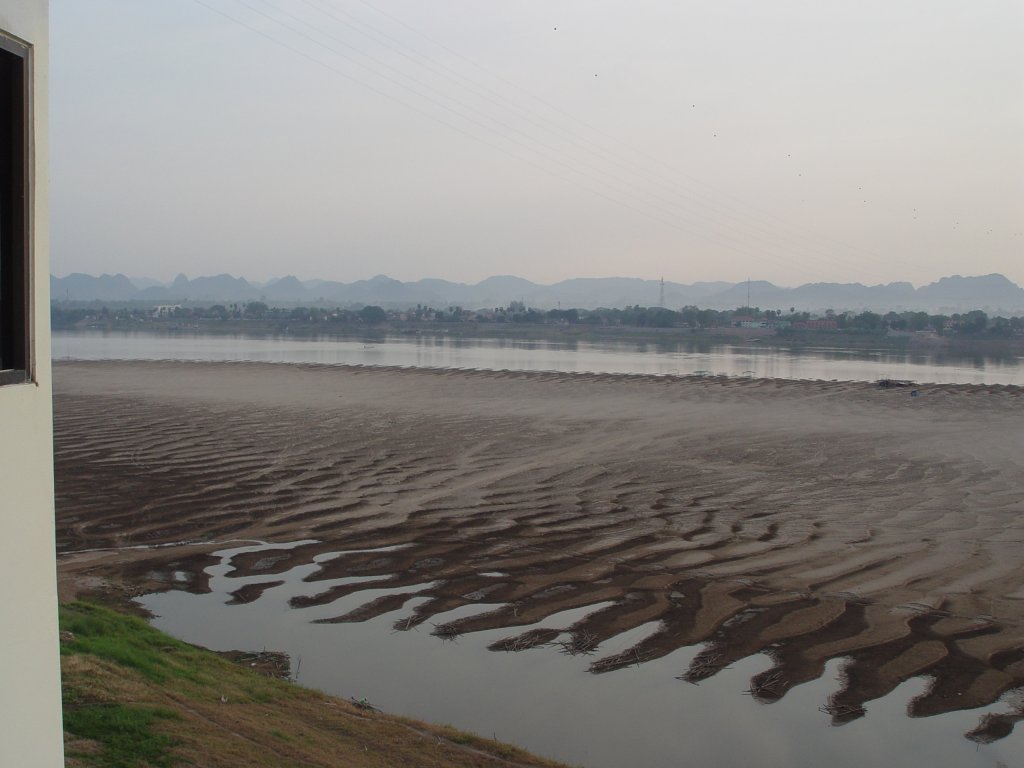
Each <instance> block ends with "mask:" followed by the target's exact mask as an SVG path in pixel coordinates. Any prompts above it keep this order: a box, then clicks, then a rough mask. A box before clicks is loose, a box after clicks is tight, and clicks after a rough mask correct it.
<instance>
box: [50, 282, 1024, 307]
mask: <svg viewBox="0 0 1024 768" xmlns="http://www.w3.org/2000/svg"><path fill="white" fill-rule="evenodd" d="M748 290H749V295H750V303H751V304H752V305H753V306H756V307H760V308H761V309H783V310H785V309H789V308H790V307H794V308H796V309H798V310H801V311H821V310H825V309H834V310H836V311H843V310H856V311H863V310H868V309H870V310H890V309H893V310H925V311H930V312H959V311H967V310H971V309H983V310H985V311H987V312H989V313H1004V314H1020V313H1021V312H1024V289H1022V288H1021V287H1020V286H1018V285H1017V284H1016V283H1013V282H1011V281H1010V280H1008V279H1007V278H1006V277H1004V276H1003V275H999V274H992V275H982V276H978V277H961V276H960V275H953V276H952V277H943V278H942V279H940V280H938V281H937V282H934V283H931V284H929V285H924V286H921V287H920V288H914V286H913V285H911V284H910V283H888V284H886V285H861V284H860V283H807V284H806V285H801V286H799V287H797V288H783V287H780V286H777V285H773V284H772V283H769V282H765V281H763V280H758V281H751V282H750V283H749V284H748V283H746V282H743V283H728V282H706V283H692V284H689V285H688V284H684V283H671V282H666V283H665V287H664V292H665V306H666V307H668V308H670V309H679V308H680V307H683V306H686V305H697V306H699V307H701V308H708V309H735V308H736V307H740V306H744V305H746V303H747V295H748ZM660 291H661V285H660V282H659V281H658V280H642V279H640V278H629V277H601V278H597V277H594V278H588V277H580V278H573V279H571V280H563V281H562V282H559V283H555V284H553V285H540V284H538V283H531V282H530V281H529V280H524V279H523V278H521V277H513V276H510V275H502V276H497V277H489V278H487V279H486V280H482V281H481V282H479V283H476V284H475V285H468V284H466V283H454V282H449V281H448V280H437V279H424V280H417V281H415V282H410V283H403V282H401V281H400V280H394V279H392V278H390V277H386V276H385V275H377V276H376V277H373V278H371V279H369V280H357V281H356V282H354V283H340V282H335V281H332V280H306V281H300V280H298V279H297V278H295V277H294V276H292V275H288V276H287V277H282V278H280V279H278V280H271V281H270V282H268V283H264V284H260V283H252V282H249V281H247V280H246V279H245V278H244V277H232V276H231V275H214V276H212V277H197V278H194V279H189V278H188V277H186V276H185V275H178V276H177V277H176V278H175V279H174V280H173V281H172V282H170V283H166V284H165V283H159V282H157V281H155V280H151V279H148V278H136V279H129V278H128V277H125V276H124V275H122V274H117V275H107V274H104V275H100V276H99V277H94V276H92V275H85V274H81V273H75V274H71V275H68V276H67V277H54V276H52V275H51V276H50V292H51V296H52V298H53V301H57V302H62V301H73V302H93V301H101V302H111V303H137V302H153V303H155V304H181V303H196V304H215V303H220V304H231V303H240V302H248V301H263V302H266V303H267V304H270V305H272V306H273V305H277V306H292V305H301V304H307V305H310V304H320V305H328V304H337V305H345V306H350V305H365V304H376V305H379V306H382V307H385V308H406V307H410V306H415V305H417V304H423V305H425V306H431V307H448V306H461V307H463V308H465V309H481V308H493V307H501V306H507V305H508V304H509V303H510V302H512V301H521V302H523V303H524V304H526V306H528V307H535V308H537V309H552V308H555V307H558V306H561V307H563V308H570V307H576V308H579V309H596V308H598V307H608V308H613V307H620V308H621V307H625V306H632V305H634V304H639V305H640V306H644V307H653V306H657V305H658V303H659V297H660Z"/></svg>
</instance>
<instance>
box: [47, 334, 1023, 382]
mask: <svg viewBox="0 0 1024 768" xmlns="http://www.w3.org/2000/svg"><path fill="white" fill-rule="evenodd" d="M52 354H53V358H54V359H56V360H60V359H75V360H193V361H256V362H271V363H317V364H321V365H378V366H412V367H425V368H456V369H485V370H502V369H507V370H516V371H559V372H567V373H583V372H586V373H623V374H658V375H680V376H682V375H693V374H720V375H726V376H751V377H756V378H769V379H798V380H799V379H803V380H815V379H820V380H826V381H829V380H837V381H876V380H878V379H883V378H888V379H906V380H910V381H915V382H918V383H922V384H924V383H935V384H1014V385H1024V358H1021V357H1011V358H1009V359H993V358H988V357H984V356H977V357H971V358H965V357H948V356H942V355H940V354H939V353H914V354H907V353H896V352H891V351H886V350H848V349H836V348H814V349H785V348H779V347H768V346H759V345H758V344H756V343H752V344H748V345H746V346H732V345H713V346H706V345H698V344H694V343H693V342H678V343H676V342H659V343H651V342H624V341H604V342H584V341H578V342H552V341H535V340H530V341H524V340H515V339H487V338H455V337H449V336H443V335H442V336H415V337H409V336H386V337H384V338H383V339H337V338H323V337H321V338H313V339H303V338H295V337H289V336H274V337H256V336H246V335H236V336H235V335H233V336H213V335H202V334H188V333H179V334H161V335H158V334H152V333H136V332H100V331H92V332H90V331H57V332H54V334H53V350H52Z"/></svg>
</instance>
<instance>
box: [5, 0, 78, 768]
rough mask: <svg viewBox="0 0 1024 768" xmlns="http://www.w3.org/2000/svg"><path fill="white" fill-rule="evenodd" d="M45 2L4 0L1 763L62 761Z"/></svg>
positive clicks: (25, 766)
mask: <svg viewBox="0 0 1024 768" xmlns="http://www.w3.org/2000/svg"><path fill="white" fill-rule="evenodd" d="M47 35H48V29H47V2H46V0H0V425H2V426H0V525H2V528H0V649H2V653H0V766H5V767H6V766H10V768H36V767H37V766H40V767H42V766H46V768H58V767H59V766H62V765H63V764H64V755H63V736H62V728H61V700H60V659H59V648H58V638H57V579H56V555H55V543H54V521H53V411H52V401H51V395H50V392H51V386H50V315H49V303H50V302H49V295H48V294H49V284H50V278H49V273H50V263H49V262H50V259H49V238H48V232H49V214H48V209H47V202H46V201H47V186H46V185H47V174H46V169H47V165H48V158H47V99H48V97H47V62H48V60H49V52H48V50H47V44H48V36H47Z"/></svg>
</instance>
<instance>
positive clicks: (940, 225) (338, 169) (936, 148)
mask: <svg viewBox="0 0 1024 768" xmlns="http://www.w3.org/2000/svg"><path fill="white" fill-rule="evenodd" d="M50 13H51V47H52V59H51V112H50V118H51V150H52V163H51V184H52V193H51V194H52V197H51V215H52V260H53V261H52V263H53V271H54V272H55V273H56V274H58V275H64V274H67V273H69V272H75V271H82V272H90V273H94V274H98V273H100V272H124V273H126V274H128V275H132V276H142V275H146V276H153V277H156V278H160V279H170V278H172V277H173V276H174V275H175V274H176V273H178V272H185V273H186V274H188V275H190V276H196V275H201V274H215V273H219V272H230V273H232V274H236V275H239V274H240V275H244V276H246V277H249V278H252V279H259V280H265V279H268V278H271V277H277V276H283V275H286V274H295V275H297V276H298V277H299V278H301V279H308V278H314V277H320V278H328V279H335V280H343V281H352V280H357V279H362V278H368V277H371V276H373V275H375V274H378V273H384V274H387V275H390V276H392V277H395V278H398V279H402V280H415V279H418V278H421V277H442V278H447V279H451V280H458V281H466V282H476V281H478V280H480V279H482V278H484V277H487V276H489V275H494V274H515V275H519V276H522V277H525V278H528V279H531V280H534V281H537V282H554V281H557V280H560V279H563V278H567V277H574V276H612V275H619V276H635V277H645V278H657V277H660V276H664V277H665V278H666V279H667V280H675V281H679V282H694V281H697V280H714V279H724V280H735V281H739V280H744V279H746V278H747V277H751V278H753V279H766V280H771V281H773V282H775V283H777V284H781V285H796V284H799V283H804V282H812V281H822V280H829V281H833V280H834V281H850V282H853V281H859V282H866V283H877V282H889V281H892V280H909V281H911V282H913V283H915V284H920V283H925V282H930V281H932V280H934V279H936V278H938V277H940V276H943V275H948V274H954V273H959V274H970V275H974V274H985V273H988V272H1002V273H1004V274H1005V275H1007V276H1008V277H1009V278H1010V279H1012V280H1014V281H1016V282H1018V283H1022V284H1024V46H1022V45H1021V42H1020V41H1021V40H1024V4H1022V3H1021V2H1020V1H1019V0H995V1H992V2H986V1H984V0H981V1H979V2H975V3H966V2H963V1H962V0H958V1H957V2H953V1H952V0H920V1H919V2H907V1H905V0H859V1H858V2H848V1H843V2H840V1H839V0H834V1H832V0H804V1H802V2H798V1H797V0H745V1H743V2H741V1H739V0H713V1H712V0H707V1H706V2H687V1H686V0H649V1H647V2H628V3H627V2H625V1H624V0H619V1H618V2H600V1H597V0H571V1H570V0H564V1H558V0H517V1H516V2H500V3H499V2H481V0H431V2H425V1H424V0H415V1H413V0H145V1H144V2H143V1H140V0H51V3H50Z"/></svg>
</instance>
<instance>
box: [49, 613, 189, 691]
mask: <svg viewBox="0 0 1024 768" xmlns="http://www.w3.org/2000/svg"><path fill="white" fill-rule="evenodd" d="M60 627H61V629H62V630H66V631H69V632H71V633H72V634H74V636H75V639H74V640H72V641H70V642H65V643H61V654H62V655H73V654H78V653H84V654H89V655H92V656H97V657H99V658H101V659H106V660H107V661H112V662H114V663H115V664H120V665H122V666H125V667H130V668H132V669H135V670H138V672H139V673H140V674H142V675H143V676H144V677H145V678H147V679H148V680H152V681H153V682H155V683H162V682H165V681H166V680H168V679H170V678H184V679H188V680H192V681H193V682H198V681H199V676H200V672H199V666H198V665H199V662H200V661H201V660H202V658H203V657H202V655H201V654H200V653H198V652H197V651H196V649H194V648H193V647H192V646H189V645H186V644H185V643H182V642H181V641H179V640H174V639H173V638H170V637H168V636H167V635H164V634H163V633H161V632H158V631H157V630H155V629H153V628H152V627H151V626H149V625H148V624H147V623H146V622H145V621H143V620H142V619H140V618H137V617H135V616H126V615H124V614H121V613H116V612H114V611H111V610H109V609H107V608H102V607H100V606H98V605H92V604H90V603H71V604H70V605H66V606H62V607H61V609H60Z"/></svg>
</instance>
